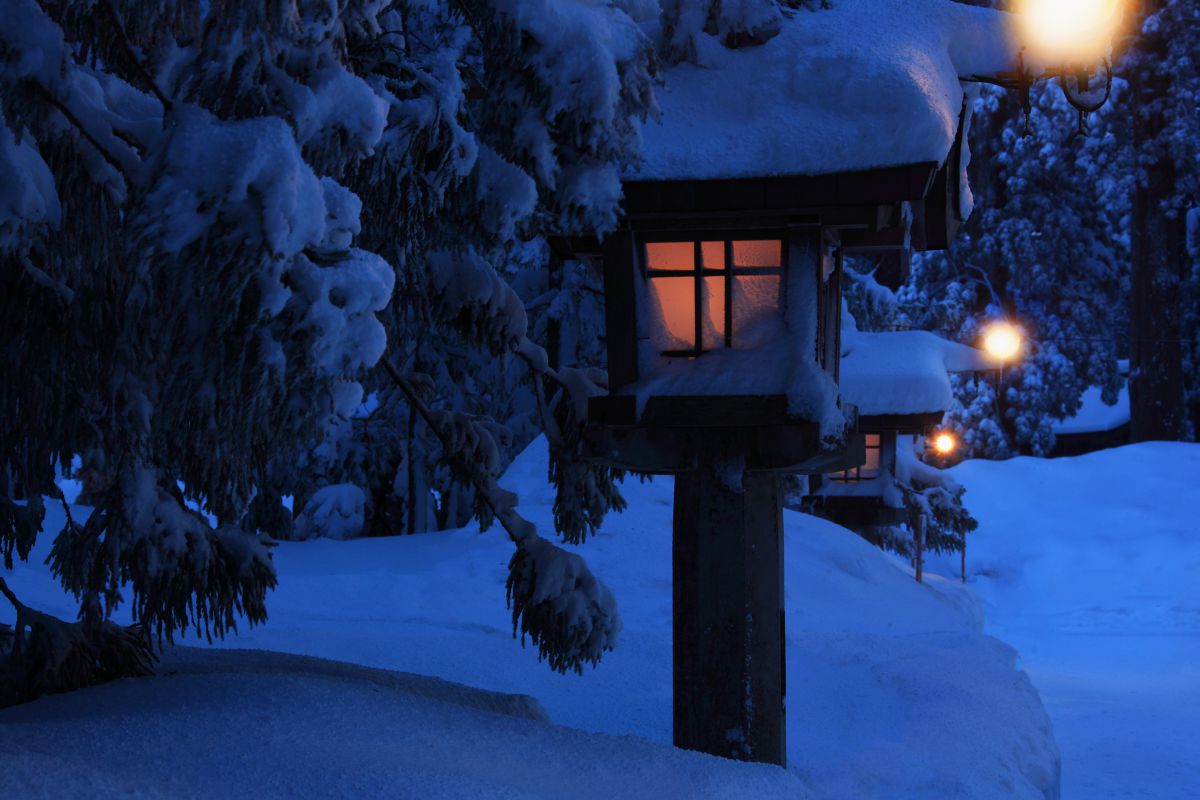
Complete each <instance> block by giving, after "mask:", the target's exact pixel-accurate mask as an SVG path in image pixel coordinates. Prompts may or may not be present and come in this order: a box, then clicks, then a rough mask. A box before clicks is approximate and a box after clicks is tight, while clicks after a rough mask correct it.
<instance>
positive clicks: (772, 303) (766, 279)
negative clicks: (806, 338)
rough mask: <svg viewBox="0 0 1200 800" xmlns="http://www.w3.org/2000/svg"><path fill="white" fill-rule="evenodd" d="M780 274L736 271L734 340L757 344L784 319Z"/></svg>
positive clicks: (745, 343)
mask: <svg viewBox="0 0 1200 800" xmlns="http://www.w3.org/2000/svg"><path fill="white" fill-rule="evenodd" d="M779 291H780V281H779V276H778V275H736V276H734V278H733V344H734V346H735V347H743V348H745V347H754V346H755V345H756V344H758V343H759V341H760V339H762V338H763V337H764V336H770V335H771V334H772V333H773V331H772V330H771V329H772V328H774V325H772V322H773V321H776V320H780V319H781V318H782V315H781V313H780V302H779Z"/></svg>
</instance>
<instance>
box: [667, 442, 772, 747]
mask: <svg viewBox="0 0 1200 800" xmlns="http://www.w3.org/2000/svg"><path fill="white" fill-rule="evenodd" d="M731 484H732V485H731ZM738 484H740V485H738ZM672 551H673V552H672V564H673V572H674V618H675V619H674V622H675V627H674V684H675V691H674V705H675V708H674V714H675V716H674V731H675V746H676V747H681V748H685V749H688V750H699V751H701V752H705V753H711V754H713V755H717V756H723V757H725V758H734V759H738V760H743V761H760V762H766V763H770V764H778V765H780V766H785V765H786V762H787V754H786V747H785V733H784V728H785V724H784V693H785V685H784V684H785V680H784V613H783V514H782V505H781V491H780V479H779V477H778V475H776V474H773V473H769V472H750V471H747V472H742V471H741V470H732V469H731V470H722V469H719V468H717V467H714V466H711V465H706V466H702V467H700V468H698V469H694V470H691V471H688V472H683V473H680V474H678V475H677V476H676V477H675V512H674V541H673V548H672Z"/></svg>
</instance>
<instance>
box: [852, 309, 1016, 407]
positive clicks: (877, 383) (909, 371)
mask: <svg viewBox="0 0 1200 800" xmlns="http://www.w3.org/2000/svg"><path fill="white" fill-rule="evenodd" d="M847 328H848V329H845V328H844V329H843V331H842V360H841V376H840V379H839V388H840V390H841V394H842V398H843V399H844V400H845V401H846V402H849V403H853V404H854V405H855V406H857V407H858V412H859V414H860V415H861V416H883V415H914V414H931V413H941V412H944V411H946V410H947V409H949V408H950V405H951V403H952V401H953V399H954V395H953V392H952V391H951V388H950V373H951V372H973V371H982V370H992V369H995V368H996V367H997V364H996V363H995V362H994V361H992V360H990V359H989V358H988V356H987V354H986V353H984V352H983V351H982V350H978V349H976V348H974V347H970V346H968V345H965V344H959V343H958V342H952V341H950V340H948V339H943V338H942V337H940V336H937V335H936V334H933V333H930V332H929V331H894V332H889V333H863V332H861V331H857V330H853V328H852V327H850V326H847Z"/></svg>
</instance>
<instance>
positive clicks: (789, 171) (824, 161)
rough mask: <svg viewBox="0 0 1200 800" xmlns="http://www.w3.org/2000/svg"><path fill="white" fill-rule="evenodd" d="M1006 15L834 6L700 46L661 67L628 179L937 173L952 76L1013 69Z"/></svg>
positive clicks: (955, 108) (864, 1) (950, 131)
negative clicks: (766, 35) (747, 41)
mask: <svg viewBox="0 0 1200 800" xmlns="http://www.w3.org/2000/svg"><path fill="white" fill-rule="evenodd" d="M1009 19H1010V15H1008V14H1005V13H1003V12H999V11H993V10H990V9H983V8H977V7H974V6H966V5H962V4H960V3H955V2H951V0H836V2H835V3H834V4H833V6H832V7H831V8H828V9H821V10H812V11H809V10H798V11H796V12H795V13H794V14H792V15H791V16H790V17H789V18H787V19H786V21H785V22H784V24H783V27H782V30H781V31H780V33H779V34H778V35H776V36H774V37H773V38H771V39H770V40H768V41H767V42H766V43H764V44H761V45H757V46H751V47H742V48H738V49H730V48H727V47H725V46H723V45H722V44H721V43H720V42H719V41H718V40H717V39H716V38H715V37H712V36H704V35H702V36H700V37H699V39H700V41H698V42H697V45H698V53H697V59H696V61H697V62H698V63H694V64H693V63H682V64H679V65H677V66H674V67H672V68H670V69H668V70H667V71H666V72H665V75H664V85H663V87H662V88H661V90H660V91H659V93H658V101H659V105H660V107H661V109H662V115H661V117H660V118H659V119H658V120H652V121H650V122H648V123H646V124H645V126H644V127H643V131H642V135H643V143H644V146H643V154H644V162H643V163H642V165H641V166H640V168H638V169H636V170H634V171H632V172H631V173H629V174H627V175H626V176H625V178H626V179H627V180H708V179H721V178H749V177H763V176H778V175H818V174H825V173H833V172H850V171H857V170H865V169H872V168H877V167H891V166H899V165H904V164H919V163H928V162H936V163H939V164H940V163H943V162H944V161H945V160H946V157H947V155H948V154H949V153H950V150H951V147H952V146H953V144H954V140H955V137H956V134H957V131H958V121H959V115H960V113H961V111H962V107H963V96H964V95H963V90H962V87H961V85H960V83H959V78H960V76H963V77H965V76H970V75H984V74H996V73H1000V72H1003V71H1006V70H1012V69H1013V68H1014V67H1015V65H1016V61H1017V53H1018V51H1019V49H1020V48H1019V46H1018V45H1017V44H1016V42H1015V39H1014V36H1013V34H1012V32H1011V25H1010V23H1009Z"/></svg>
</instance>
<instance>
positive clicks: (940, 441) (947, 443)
mask: <svg viewBox="0 0 1200 800" xmlns="http://www.w3.org/2000/svg"><path fill="white" fill-rule="evenodd" d="M956 447H958V441H957V440H956V439H955V438H954V436H953V434H950V433H939V434H938V435H937V436H935V437H934V439H933V449H934V450H936V451H937V454H938V455H939V456H943V457H945V456H948V455H950V454H951V453H953V452H954V449H955V448H956Z"/></svg>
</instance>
